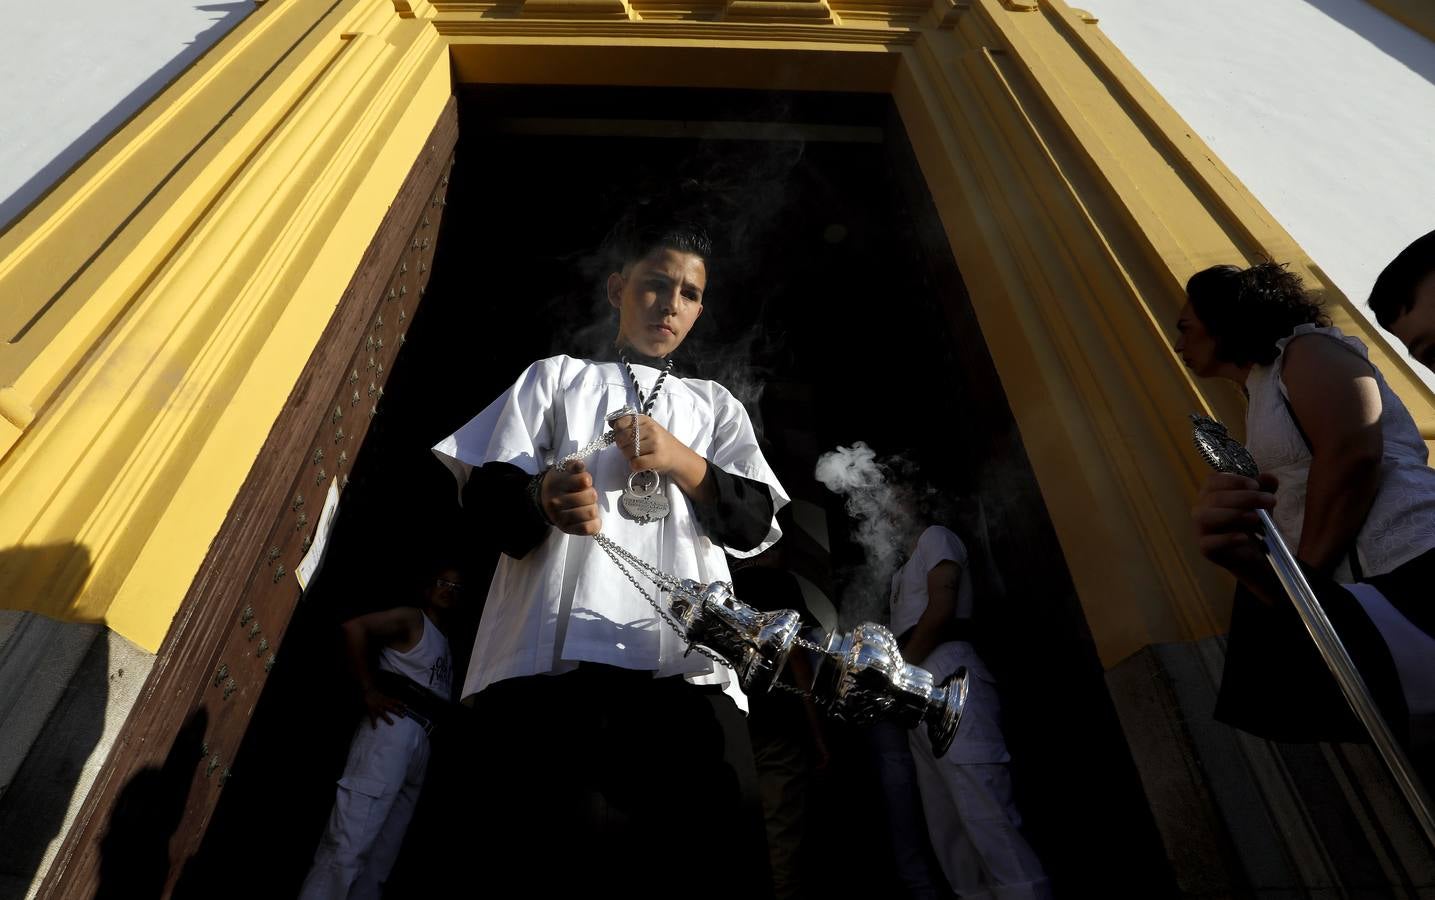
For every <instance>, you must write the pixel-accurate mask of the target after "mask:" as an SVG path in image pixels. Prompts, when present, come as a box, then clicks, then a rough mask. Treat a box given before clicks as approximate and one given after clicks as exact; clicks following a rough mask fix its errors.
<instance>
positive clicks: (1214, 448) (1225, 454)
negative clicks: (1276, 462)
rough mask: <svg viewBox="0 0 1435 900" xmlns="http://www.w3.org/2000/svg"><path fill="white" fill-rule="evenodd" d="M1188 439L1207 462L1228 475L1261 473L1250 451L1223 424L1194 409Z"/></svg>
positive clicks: (1250, 476) (1251, 475)
mask: <svg viewBox="0 0 1435 900" xmlns="http://www.w3.org/2000/svg"><path fill="white" fill-rule="evenodd" d="M1191 426H1192V427H1191V440H1193V441H1195V442H1196V450H1197V451H1198V452H1199V453H1200V454H1201V458H1202V459H1204V460H1205V461H1206V464H1207V465H1209V466H1210V467H1211V468H1213V469H1215V470H1216V471H1217V472H1223V473H1225V474H1227V475H1244V476H1246V477H1247V478H1255V477H1256V476H1257V475H1258V474H1260V469H1259V468H1257V466H1256V461H1255V459H1254V458H1253V457H1252V456H1251V451H1249V450H1247V449H1246V448H1245V445H1244V444H1242V443H1241V442H1240V441H1238V440H1236V439H1235V438H1233V437H1231V433H1230V432H1229V431H1227V430H1226V426H1224V425H1222V424H1221V423H1220V422H1217V421H1216V420H1215V419H1212V418H1211V417H1210V416H1203V415H1199V414H1197V413H1192V414H1191Z"/></svg>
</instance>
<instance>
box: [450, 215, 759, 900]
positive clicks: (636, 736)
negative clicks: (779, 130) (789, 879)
mask: <svg viewBox="0 0 1435 900" xmlns="http://www.w3.org/2000/svg"><path fill="white" fill-rule="evenodd" d="M615 235H616V236H617V240H616V244H617V247H616V253H615V269H616V271H614V272H613V273H612V274H611V275H610V276H609V278H608V281H607V285H606V287H607V296H608V299H609V302H610V303H611V305H612V306H613V307H614V308H615V309H616V310H617V311H618V319H619V322H618V335H617V339H616V341H615V343H614V346H613V348H612V351H611V353H610V354H609V355H608V358H606V359H597V360H589V359H575V358H572V357H569V356H556V357H552V358H549V359H544V360H540V361H538V362H536V363H534V364H533V365H531V366H530V367H529V368H528V369H527V370H526V371H525V372H524V373H523V374H522V375H521V376H519V378H518V381H517V382H516V383H515V384H514V385H513V386H512V387H511V388H510V389H509V390H508V391H506V392H504V393H503V394H502V395H501V396H500V397H499V398H498V399H497V400H495V401H494V402H493V403H491V404H490V405H489V406H488V408H487V409H485V410H484V411H483V412H481V413H480V414H479V415H478V416H477V417H476V418H474V419H473V420H471V421H470V422H469V423H468V424H466V425H465V426H463V427H462V428H461V429H459V430H458V431H457V432H456V433H455V434H453V435H452V436H450V437H449V438H447V439H445V440H444V441H442V442H441V443H440V444H439V445H438V446H436V447H435V448H434V451H435V453H437V454H438V456H439V458H440V459H441V460H442V461H444V462H445V464H447V465H448V466H449V467H450V468H451V469H452V470H453V472H454V474H455V476H456V477H457V479H458V483H459V487H460V491H461V499H462V503H463V507H464V511H465V514H466V515H467V516H468V517H469V519H470V521H471V522H472V523H473V524H474V525H475V526H476V528H477V531H478V532H479V534H480V535H481V537H482V538H483V539H484V540H486V541H487V542H489V543H490V544H491V545H493V546H496V547H497V548H499V549H500V550H502V551H503V553H502V555H500V557H499V562H498V567H497V570H496V571H495V573H494V576H493V582H492V584H491V586H490V588H489V593H488V599H487V602H486V605H485V607H484V610H483V616H482V620H481V622H480V625H479V630H478V634H477V637H476V639H475V642H474V652H473V656H472V662H471V664H470V666H469V670H468V674H467V678H466V679H465V681H464V685H463V692H462V693H463V696H464V697H465V698H466V699H467V698H473V700H471V701H470V702H472V703H473V704H474V706H475V708H476V710H477V711H478V713H479V715H480V719H481V721H482V722H484V723H485V726H484V727H485V729H486V733H494V734H496V735H497V737H496V739H495V741H494V742H492V743H491V744H490V746H489V747H488V748H487V749H488V750H489V752H491V753H492V754H493V755H494V759H493V761H492V763H491V764H490V765H489V766H488V768H489V769H490V770H493V772H494V774H493V776H492V777H491V778H490V780H489V781H488V782H487V783H485V785H484V786H483V788H482V790H483V791H484V793H485V800H486V801H490V802H491V804H492V805H491V813H492V814H493V815H495V816H497V817H499V820H500V821H502V823H503V825H502V826H501V827H497V826H495V827H494V828H492V829H491V830H490V831H489V832H488V833H487V835H486V840H485V843H486V844H487V847H486V850H487V855H488V856H489V857H490V858H492V859H494V860H495V861H499V862H501V863H502V865H503V867H504V870H505V872H506V873H509V874H512V873H514V872H521V873H522V874H523V879H524V880H523V883H524V885H525V889H528V890H533V891H559V890H569V889H588V890H606V889H607V888H609V887H611V888H613V889H616V890H619V891H620V893H622V894H623V895H624V896H629V897H635V896H636V897H642V896H675V895H677V894H678V893H683V894H686V895H687V896H699V895H702V896H706V895H718V894H720V893H724V892H727V891H731V890H741V891H744V892H745V895H746V896H754V895H755V896H761V895H763V894H764V893H766V892H767V890H768V887H767V885H766V884H765V883H764V882H765V881H766V878H765V851H764V849H763V846H762V837H761V818H760V811H759V810H758V809H757V806H756V803H757V798H756V794H755V790H754V789H753V787H752V784H753V774H752V760H751V750H750V748H747V742H746V736H745V730H744V729H743V725H742V721H741V715H740V713H738V711H737V709H738V708H737V706H735V705H734V703H735V702H741V700H742V698H741V694H740V693H739V692H738V691H737V689H736V686H735V684H734V682H733V679H732V677H731V675H730V673H729V672H728V670H726V669H725V668H721V667H718V666H716V665H715V664H714V663H712V662H711V661H709V660H708V659H707V658H706V657H704V656H702V655H701V654H698V653H691V654H688V653H686V652H685V651H686V649H687V648H686V647H685V646H684V644H683V642H682V641H681V639H680V638H679V637H678V636H677V635H676V634H675V633H674V632H673V631H672V630H671V629H670V628H669V627H668V626H667V625H666V624H664V623H663V622H662V621H661V620H660V619H659V618H658V616H657V614H656V613H655V612H654V610H653V608H652V607H651V606H650V605H649V603H648V601H647V600H646V599H645V598H644V597H643V595H642V594H641V593H640V592H639V590H638V589H637V588H636V587H635V586H634V585H633V584H632V583H631V582H629V581H628V580H627V579H626V578H625V577H624V575H623V574H622V572H621V571H620V570H619V569H618V568H617V567H616V566H615V565H614V563H613V562H612V561H611V560H610V559H609V558H608V557H607V556H606V555H605V554H604V553H603V551H602V549H601V548H600V547H599V546H598V545H597V544H596V543H595V542H594V541H593V540H592V535H595V534H598V533H599V532H600V531H601V532H602V533H603V534H604V535H605V536H606V537H608V538H610V539H612V540H613V541H614V542H615V543H617V544H618V545H619V546H621V547H623V548H624V549H626V550H628V551H630V552H632V553H634V554H635V555H637V556H638V557H640V558H642V559H644V560H646V561H647V562H649V563H651V564H652V565H655V566H657V567H658V568H660V569H662V570H663V571H666V572H669V573H672V574H674V575H677V576H678V577H681V578H693V579H696V580H698V581H701V582H710V581H715V580H723V581H727V580H730V576H729V574H728V567H727V562H726V556H725V553H731V554H733V555H735V556H750V555H753V554H756V553H759V552H761V551H762V550H764V549H766V548H767V547H768V546H770V545H771V544H772V543H773V542H774V541H776V540H777V538H778V537H779V535H780V532H779V530H778V526H777V521H776V518H775V513H776V511H777V509H778V508H780V506H781V505H782V504H784V503H786V502H787V496H786V494H785V493H784V492H783V490H782V487H781V485H779V484H778V481H777V478H776V477H775V476H774V475H773V473H772V470H771V469H770V468H769V467H768V464H767V462H766V460H765V459H764V458H763V456H762V453H761V452H760V450H759V449H758V444H757V438H756V435H755V434H754V432H753V428H752V424H751V422H750V421H749V419H748V415H747V412H746V410H744V409H743V407H742V405H741V404H740V403H739V402H738V401H737V400H736V399H735V398H734V397H733V396H732V394H731V393H729V392H728V391H727V390H726V389H725V388H723V387H722V386H721V385H719V384H717V383H715V382H712V381H700V380H696V379H687V378H683V377H680V375H681V372H680V371H675V370H674V369H673V366H674V360H673V356H672V354H673V352H674V351H675V350H677V349H678V347H679V345H681V344H682V342H683V339H684V338H685V337H687V335H688V333H689V330H690V329H691V328H692V326H693V324H694V323H695V322H696V321H697V319H698V317H699V316H700V315H701V314H702V310H703V300H704V296H703V292H704V290H705V288H706V284H707V265H708V260H709V258H710V256H711V245H710V242H709V240H708V238H707V236H706V234H705V233H704V232H703V231H702V229H701V228H699V227H696V226H693V225H690V224H686V223H685V222H683V221H682V219H681V218H680V217H674V216H671V215H668V214H665V213H663V212H662V211H658V210H655V209H652V208H640V209H639V210H638V211H636V212H635V213H633V214H630V217H629V218H628V219H627V220H625V222H624V223H620V226H619V227H618V228H617V229H616V230H615ZM623 407H632V408H634V409H637V410H639V411H640V414H638V415H636V416H634V415H628V416H625V417H623V418H622V419H620V420H617V421H615V422H614V423H613V426H612V427H613V428H614V430H615V432H616V434H617V438H618V439H617V441H616V443H615V445H614V446H611V447H608V448H606V449H604V450H601V451H599V452H598V453H597V454H596V455H594V456H590V457H588V458H587V459H585V460H583V461H580V462H576V463H572V464H570V465H569V466H567V467H566V469H564V470H562V471H560V470H558V469H556V468H553V465H554V463H555V462H556V461H558V460H560V459H562V458H563V457H565V456H567V455H568V454H570V453H573V452H574V451H576V450H578V449H579V448H580V447H583V446H584V445H586V444H588V443H589V442H591V441H593V440H594V439H595V438H598V437H599V436H600V435H602V434H603V433H604V431H605V430H606V429H608V428H609V423H608V422H607V421H606V419H607V417H608V416H609V415H610V414H612V413H615V412H617V411H618V410H620V409H622V408H623ZM635 419H636V422H635ZM635 432H636V433H635ZM631 479H638V480H639V481H640V482H643V480H644V479H649V480H648V481H646V482H643V483H644V484H645V485H646V486H648V487H651V486H652V483H653V482H654V481H655V482H656V493H657V495H658V496H660V497H662V498H663V499H664V500H666V503H667V507H668V512H667V515H666V516H665V517H663V518H658V519H656V520H655V521H646V522H645V521H640V520H638V519H635V518H633V517H632V516H631V515H629V514H628V513H627V512H626V511H625V509H624V507H623V497H624V493H625V489H628V488H630V487H632V486H633V481H632V480H631ZM644 587H645V588H646V589H647V590H649V591H651V590H652V586H651V585H650V584H645V585H644ZM724 691H726V692H727V693H728V694H730V695H731V696H725V695H724ZM475 695H476V696H475ZM479 827H480V828H482V827H484V826H482V825H480V826H479ZM679 839H680V840H679ZM684 845H686V849H682V847H683V846H684ZM709 853H712V854H714V855H715V856H716V857H718V858H720V859H721V862H720V863H717V868H716V869H713V868H712V867H711V865H712V864H710V863H705V862H703V861H701V860H700V859H699V857H701V856H704V855H706V854H709ZM754 892H756V893H754Z"/></svg>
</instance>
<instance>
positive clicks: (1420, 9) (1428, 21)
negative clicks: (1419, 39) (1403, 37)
mask: <svg viewBox="0 0 1435 900" xmlns="http://www.w3.org/2000/svg"><path fill="white" fill-rule="evenodd" d="M1366 2H1367V3H1369V4H1370V5H1371V6H1373V7H1375V8H1376V9H1378V10H1380V11H1381V12H1383V13H1385V14H1386V15H1387V16H1389V17H1390V18H1392V19H1394V20H1395V21H1397V22H1399V23H1400V24H1402V25H1404V26H1405V27H1407V28H1409V29H1411V30H1413V31H1415V32H1418V33H1419V34H1423V35H1424V36H1425V37H1427V38H1429V39H1430V40H1432V41H1435V3H1431V2H1430V0H1366ZM1431 52H1432V53H1435V47H1432V48H1431Z"/></svg>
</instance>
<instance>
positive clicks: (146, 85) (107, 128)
mask: <svg viewBox="0 0 1435 900" xmlns="http://www.w3.org/2000/svg"><path fill="white" fill-rule="evenodd" d="M194 9H196V10H198V11H200V12H204V13H210V14H212V15H213V18H212V19H211V20H210V24H209V27H207V28H205V29H204V30H203V31H201V32H199V33H198V34H196V35H195V36H194V37H193V38H191V39H190V40H189V41H188V42H187V43H186V44H185V45H184V46H183V48H182V49H181V50H180V51H179V52H178V53H177V54H175V56H173V57H172V58H171V59H170V60H169V61H167V62H165V63H164V64H162V65H161V66H160V67H159V68H158V69H156V70H155V72H154V74H152V75H150V76H149V77H148V78H146V79H145V80H144V81H142V82H140V84H139V85H138V86H137V87H135V89H134V90H132V91H130V92H129V93H128V94H127V95H125V97H124V98H123V99H122V100H120V101H119V102H118V103H116V104H115V105H114V107H113V108H112V109H110V111H109V112H107V113H105V114H104V115H102V116H100V117H99V119H97V120H96V121H95V123H94V124H93V125H91V126H90V127H89V128H88V129H86V130H85V132H84V133H83V134H81V135H80V136H79V137H77V138H75V139H74V140H73V141H71V142H70V145H69V146H68V147H66V148H65V149H63V150H61V151H60V152H59V153H58V154H56V156H55V158H54V159H52V160H50V161H49V162H48V163H46V164H45V165H44V166H43V167H42V168H41V169H40V170H39V171H38V172H36V173H35V174H34V175H32V176H31V177H30V178H29V180H27V181H26V182H25V183H24V184H22V185H20V186H19V187H18V188H16V189H15V192H14V193H13V194H11V195H10V196H8V197H6V198H4V199H3V200H0V231H4V229H6V228H8V227H9V226H10V224H11V223H12V222H13V221H14V220H15V219H17V218H19V217H20V215H21V214H22V213H24V212H25V211H27V210H28V209H29V208H30V207H31V206H33V205H34V204H35V203H37V202H39V201H40V200H41V199H42V198H43V197H44V196H45V194H46V193H48V192H49V189H50V188H51V187H53V186H54V185H55V184H56V183H57V182H58V181H59V180H60V179H61V178H63V177H64V176H65V174H66V173H68V172H69V171H70V170H72V169H73V168H74V167H76V166H78V165H79V164H80V163H81V162H83V161H84V159H85V157H87V156H89V154H90V152H91V151H93V150H94V149H95V148H96V147H98V146H99V145H100V144H101V143H103V142H104V140H105V139H106V138H108V137H109V136H110V135H111V134H113V133H114V132H116V131H117V130H119V128H120V127H121V126H123V125H124V124H125V123H126V122H128V121H129V120H130V118H131V117H132V116H133V115H134V114H135V113H137V112H139V111H140V110H141V109H143V108H144V106H145V104H147V103H148V102H149V101H150V100H151V99H153V98H154V97H155V96H156V95H157V94H159V92H160V91H162V90H164V88H165V87H166V86H167V85H168V84H169V83H170V82H172V81H173V80H174V79H176V78H178V77H179V76H180V74H181V73H183V72H184V70H185V69H187V68H189V66H190V64H191V63H193V62H194V61H195V60H197V59H198V58H199V57H200V56H201V55H203V53H204V51H206V50H208V49H209V48H210V47H212V46H213V45H214V44H215V43H217V42H218V41H219V39H220V38H222V37H224V35H225V34H227V33H228V32H229V30H230V29H231V28H233V27H234V26H235V25H238V24H239V21H240V20H241V19H243V18H244V17H245V16H246V15H248V14H249V13H250V12H252V11H253V10H254V2H253V0H232V2H227V3H208V4H200V3H196V4H195V5H194ZM97 37H100V36H97ZM94 43H95V46H96V47H97V55H98V56H103V55H104V54H106V53H118V52H123V48H118V47H114V46H111V45H107V44H105V42H104V41H103V40H102V39H100V40H96V41H95V42H94Z"/></svg>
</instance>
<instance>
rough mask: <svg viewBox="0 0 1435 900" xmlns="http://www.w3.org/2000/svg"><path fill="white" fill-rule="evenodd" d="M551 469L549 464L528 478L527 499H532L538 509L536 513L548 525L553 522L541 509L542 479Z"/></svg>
mask: <svg viewBox="0 0 1435 900" xmlns="http://www.w3.org/2000/svg"><path fill="white" fill-rule="evenodd" d="M551 471H552V467H551V466H550V467H549V468H547V469H544V470H543V471H542V472H539V473H538V474H537V475H534V476H533V477H532V478H530V479H528V499H530V500H532V501H533V506H534V508H536V509H537V510H538V514H539V515H540V516H542V517H543V521H544V522H547V523H548V524H549V525H552V524H553V520H552V519H550V518H548V513H547V512H546V511H545V510H544V509H543V479H544V477H546V476H547V475H548V473H549V472H551Z"/></svg>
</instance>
